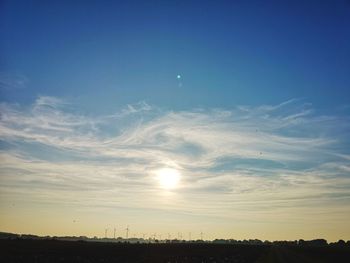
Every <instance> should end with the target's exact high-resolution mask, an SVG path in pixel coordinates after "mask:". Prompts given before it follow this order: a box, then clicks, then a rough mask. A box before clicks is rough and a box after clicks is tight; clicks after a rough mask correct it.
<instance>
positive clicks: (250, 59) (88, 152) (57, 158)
mask: <svg viewBox="0 0 350 263" xmlns="http://www.w3.org/2000/svg"><path fill="white" fill-rule="evenodd" d="M0 35H1V42H0V55H1V56H0V59H1V60H0V95H1V97H0V99H1V104H0V112H1V115H0V116H1V118H0V231H9V232H16V233H33V234H40V235H46V234H49V235H88V236H94V235H96V236H103V235H104V229H105V228H109V229H113V228H114V227H116V228H117V234H118V235H120V236H125V228H126V226H127V225H130V229H131V232H130V235H131V236H133V235H136V236H142V234H143V233H145V234H146V236H149V235H153V234H154V233H157V234H162V236H163V237H166V236H167V233H171V235H172V237H175V236H177V233H178V232H182V233H183V234H182V235H183V237H184V238H188V232H192V237H193V238H199V233H200V232H201V231H203V232H204V237H205V238H208V239H213V238H235V239H243V238H260V239H270V240H272V239H289V240H293V239H299V238H304V239H311V238H326V239H328V240H332V241H333V240H338V239H340V238H342V239H350V227H349V223H348V222H349V220H350V136H349V134H350V99H349V98H350V77H349V76H350V3H349V1H341V0H338V1H264V2H262V1H14V0H12V1H1V2H0ZM178 75H179V76H181V77H180V78H178ZM162 168H172V169H176V170H177V171H179V173H180V174H181V180H180V182H179V185H178V186H177V187H176V188H174V189H172V190H166V189H162V188H161V187H160V185H159V182H158V181H157V179H156V176H155V175H156V173H157V171H158V170H159V169H162Z"/></svg>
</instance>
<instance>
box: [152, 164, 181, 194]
mask: <svg viewBox="0 0 350 263" xmlns="http://www.w3.org/2000/svg"><path fill="white" fill-rule="evenodd" d="M156 175H157V179H158V181H159V184H160V186H161V187H162V188H164V189H174V188H175V187H176V186H177V185H178V183H179V181H180V173H179V171H178V170H176V169H172V168H162V169H159V170H157V171H156Z"/></svg>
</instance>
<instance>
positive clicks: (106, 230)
mask: <svg viewBox="0 0 350 263" xmlns="http://www.w3.org/2000/svg"><path fill="white" fill-rule="evenodd" d="M107 232H108V228H106V229H105V238H107Z"/></svg>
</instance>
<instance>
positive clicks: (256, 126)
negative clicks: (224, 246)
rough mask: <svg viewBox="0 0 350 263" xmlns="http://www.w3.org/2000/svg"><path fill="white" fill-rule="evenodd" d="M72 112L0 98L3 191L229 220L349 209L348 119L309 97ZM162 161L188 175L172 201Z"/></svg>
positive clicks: (62, 106)
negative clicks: (162, 186)
mask: <svg viewBox="0 0 350 263" xmlns="http://www.w3.org/2000/svg"><path fill="white" fill-rule="evenodd" d="M69 108H70V107H69V104H68V103H66V102H65V101H63V100H61V99H58V98H53V97H39V98H38V99H37V100H36V101H35V103H34V104H33V105H31V106H29V107H22V106H19V105H13V104H7V103H2V104H1V105H0V111H1V120H0V139H1V141H2V150H1V155H0V162H1V170H0V173H1V177H0V189H1V191H0V192H1V195H2V197H3V198H5V199H16V198H18V196H19V195H20V194H19V193H21V195H23V194H24V195H25V196H26V198H27V199H28V200H31V201H32V202H49V203H64V204H71V205H78V204H77V201H76V200H77V199H79V200H80V201H79V206H84V205H86V206H92V207H98V206H101V205H108V206H111V207H118V206H125V205H126V204H127V207H129V208H133V209H139V208H140V209H141V208H142V209H151V208H152V209H153V208H157V209H165V210H172V211H178V212H183V213H191V214H196V215H197V214H198V215H206V216H219V217H227V218H237V217H242V218H243V217H245V216H246V217H247V216H253V215H255V216H256V215H259V218H265V219H266V218H272V217H273V215H274V216H277V217H278V219H279V220H282V219H283V218H285V217H286V211H291V209H294V211H303V213H307V211H309V212H310V211H314V212H315V208H316V207H319V206H317V205H318V204H319V203H320V202H322V203H323V204H324V205H325V206H327V207H328V208H329V210H327V211H328V212H327V213H328V215H329V214H330V213H333V212H334V209H340V207H341V208H343V212H344V213H349V212H350V210H349V207H350V205H349V201H350V191H349V189H350V178H349V176H348V175H349V171H350V168H349V167H350V163H349V158H348V156H349V151H348V149H347V147H346V145H348V144H349V141H348V139H349V138H345V137H341V136H338V135H339V134H346V131H349V120H348V119H344V117H343V118H342V119H339V118H338V117H336V116H317V115H316V114H315V113H314V111H313V109H312V108H311V105H310V104H303V103H301V102H300V101H298V100H290V101H287V102H284V103H281V104H280V105H276V106H270V105H266V106H260V107H237V108H234V109H229V110H227V109H225V110H223V109H211V110H206V109H197V110H189V111H162V110H161V109H159V108H156V107H152V106H150V105H148V104H147V103H145V102H141V103H138V104H135V105H128V106H127V107H126V108H125V109H124V110H122V111H120V112H117V113H114V114H111V115H108V116H97V117H88V116H84V115H81V114H80V115H79V114H76V113H74V111H72V110H71V109H69ZM335 124H336V125H335ZM344 145H345V146H344ZM162 167H173V168H176V169H178V170H179V171H180V172H181V174H182V180H181V184H180V187H179V188H178V189H177V190H176V191H175V193H174V195H172V197H171V199H172V200H171V202H169V203H166V206H164V203H163V201H162V200H159V198H157V197H159V194H160V190H159V187H158V185H157V182H156V181H155V178H154V176H153V174H152V172H153V171H154V170H155V169H158V168H162ZM169 198H170V197H169ZM344 200H345V201H344ZM306 208H307V209H309V210H307V209H306ZM317 211H318V212H319V213H326V210H325V208H324V207H322V208H319V210H317ZM337 211H338V210H337ZM238 215H239V216H238ZM261 220H263V219H261Z"/></svg>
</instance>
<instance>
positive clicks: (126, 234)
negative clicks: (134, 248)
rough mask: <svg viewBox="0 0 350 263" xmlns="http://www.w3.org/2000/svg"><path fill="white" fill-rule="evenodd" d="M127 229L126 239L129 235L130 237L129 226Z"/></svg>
mask: <svg viewBox="0 0 350 263" xmlns="http://www.w3.org/2000/svg"><path fill="white" fill-rule="evenodd" d="M125 230H126V239H128V237H129V226H127V227H126V229H125Z"/></svg>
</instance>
